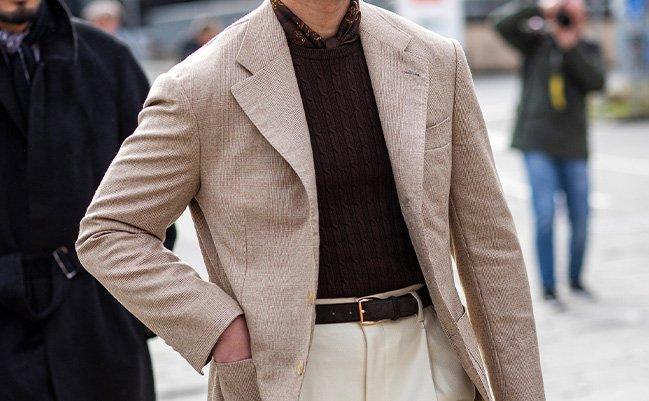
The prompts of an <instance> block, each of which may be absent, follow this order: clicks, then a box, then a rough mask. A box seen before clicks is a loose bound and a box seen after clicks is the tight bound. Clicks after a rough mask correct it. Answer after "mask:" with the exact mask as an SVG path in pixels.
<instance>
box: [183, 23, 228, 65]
mask: <svg viewBox="0 0 649 401" xmlns="http://www.w3.org/2000/svg"><path fill="white" fill-rule="evenodd" d="M220 31H221V27H220V25H219V23H218V21H216V20H207V21H205V20H197V21H194V22H193V23H192V25H191V27H190V28H189V32H190V36H189V38H188V39H187V40H185V41H184V42H183V43H182V45H181V47H180V52H179V60H180V61H182V60H184V59H186V58H187V56H189V55H190V54H192V53H194V52H195V51H196V50H198V49H200V48H201V47H203V46H204V45H205V44H207V42H209V41H210V40H212V39H213V38H214V37H215V36H216V35H218V34H219V32H220Z"/></svg>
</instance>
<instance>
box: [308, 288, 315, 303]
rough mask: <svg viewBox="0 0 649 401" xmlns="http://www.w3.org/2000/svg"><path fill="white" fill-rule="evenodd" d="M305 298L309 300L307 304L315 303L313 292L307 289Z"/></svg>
mask: <svg viewBox="0 0 649 401" xmlns="http://www.w3.org/2000/svg"><path fill="white" fill-rule="evenodd" d="M306 299H307V301H308V302H309V305H313V304H315V292H313V291H309V293H308V294H307V296H306Z"/></svg>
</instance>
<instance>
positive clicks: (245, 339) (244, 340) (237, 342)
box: [212, 315, 251, 363]
mask: <svg viewBox="0 0 649 401" xmlns="http://www.w3.org/2000/svg"><path fill="white" fill-rule="evenodd" d="M212 358H213V359H214V360H215V361H216V362H218V363H230V362H237V361H242V360H244V359H250V358H251V352H250V333H248V325H247V324H246V318H245V317H244V316H243V315H240V316H237V317H236V318H235V319H234V320H233V321H232V323H230V325H229V326H228V327H227V328H226V329H225V331H223V333H222V334H221V337H219V339H218V341H217V342H216V344H215V345H214V348H212Z"/></svg>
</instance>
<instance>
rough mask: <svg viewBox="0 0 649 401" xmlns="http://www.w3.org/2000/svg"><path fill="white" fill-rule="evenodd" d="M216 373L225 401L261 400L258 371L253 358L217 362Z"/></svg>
mask: <svg viewBox="0 0 649 401" xmlns="http://www.w3.org/2000/svg"><path fill="white" fill-rule="evenodd" d="M216 375H217V377H218V383H219V386H220V387H221V392H222V393H223V399H224V400H225V401H260V400H261V397H260V396H259V387H258V385H257V371H256V370H255V364H254V362H253V361H252V359H244V360H242V361H236V362H227V363H219V362H217V363H216Z"/></svg>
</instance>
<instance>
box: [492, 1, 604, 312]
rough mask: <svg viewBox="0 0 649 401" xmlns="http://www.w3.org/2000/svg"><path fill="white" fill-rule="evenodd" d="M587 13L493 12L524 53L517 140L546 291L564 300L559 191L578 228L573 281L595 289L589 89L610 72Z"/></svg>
mask: <svg viewBox="0 0 649 401" xmlns="http://www.w3.org/2000/svg"><path fill="white" fill-rule="evenodd" d="M586 16H587V15H586V9H585V6H584V4H583V1H581V0H563V1H558V0H550V1H543V2H541V3H540V5H529V3H528V2H521V1H514V2H512V3H509V4H506V5H505V6H503V7H502V8H500V9H497V10H496V11H495V12H494V17H495V19H496V23H495V27H496V30H497V31H498V32H499V33H500V35H501V36H502V37H503V38H504V39H505V40H506V41H507V42H509V44H511V45H512V46H513V47H514V48H516V49H517V50H518V51H519V52H520V53H521V54H522V56H523V69H522V95H521V102H520V105H519V108H518V116H517V120H516V126H515V128H514V137H513V143H512V145H513V147H514V148H517V149H520V150H522V151H523V154H524V160H525V165H526V168H527V172H528V176H529V179H530V184H531V188H532V199H533V208H534V212H535V217H536V219H535V220H536V248H537V256H538V261H539V266H540V270H541V279H542V285H543V296H544V299H545V300H547V301H549V302H551V303H553V304H555V305H556V306H559V307H561V304H560V303H559V302H558V298H557V292H556V288H555V287H556V283H555V275H554V247H553V239H554V214H555V194H556V193H557V192H559V191H562V192H563V193H564V194H565V197H566V205H567V207H568V216H569V219H570V225H571V231H572V232H571V238H570V262H569V264H570V265H569V269H568V271H569V283H570V289H571V290H572V292H573V293H574V294H577V295H580V296H585V297H591V296H592V294H591V293H590V291H588V290H587V289H586V288H585V287H584V284H583V281H582V267H583V261H584V254H585V249H586V242H587V241H586V239H587V234H588V216H589V205H588V196H589V177H588V176H589V174H588V163H587V160H588V121H587V111H586V108H587V104H586V96H587V95H588V94H589V93H590V92H592V91H596V90H600V89H602V88H603V87H604V81H605V72H604V63H603V61H602V57H601V54H600V50H599V46H598V45H597V44H596V43H594V42H593V41H590V40H587V39H585V38H584V37H583V32H584V29H585V25H586Z"/></svg>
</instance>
